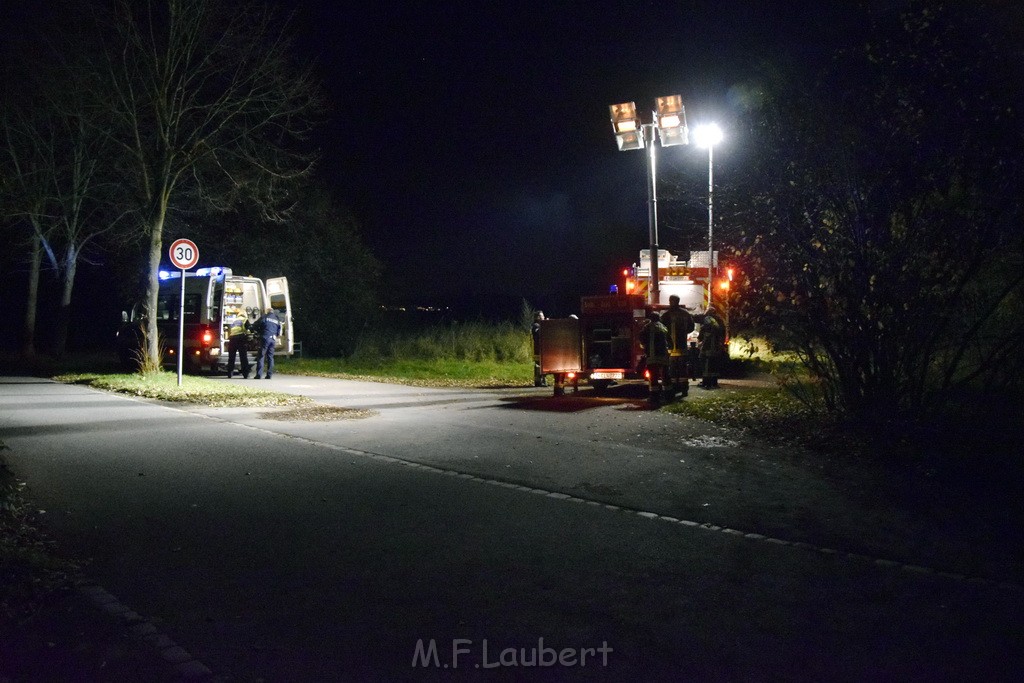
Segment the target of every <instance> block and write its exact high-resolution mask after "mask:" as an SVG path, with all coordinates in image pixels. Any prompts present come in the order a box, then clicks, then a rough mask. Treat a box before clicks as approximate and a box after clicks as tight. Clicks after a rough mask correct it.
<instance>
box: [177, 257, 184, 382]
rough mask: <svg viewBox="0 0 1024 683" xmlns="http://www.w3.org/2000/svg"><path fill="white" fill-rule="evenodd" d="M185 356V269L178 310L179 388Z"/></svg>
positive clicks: (182, 271) (182, 275)
mask: <svg viewBox="0 0 1024 683" xmlns="http://www.w3.org/2000/svg"><path fill="white" fill-rule="evenodd" d="M184 355H185V269H184V268H182V269H181V307H180V308H179V309H178V386H179V387H180V386H181V367H182V362H183V361H184V358H182V356H184Z"/></svg>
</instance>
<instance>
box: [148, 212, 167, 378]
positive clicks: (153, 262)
mask: <svg viewBox="0 0 1024 683" xmlns="http://www.w3.org/2000/svg"><path fill="white" fill-rule="evenodd" d="M155 214H156V215H155V216H154V217H153V218H152V220H151V223H150V225H149V231H150V232H149V281H148V284H147V288H146V358H147V360H148V361H149V364H150V367H157V368H158V367H160V361H161V358H160V339H159V337H158V332H157V298H158V295H159V293H160V256H161V252H162V251H163V242H164V212H163V210H162V209H157V210H156V211H155Z"/></svg>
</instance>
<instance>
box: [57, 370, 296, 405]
mask: <svg viewBox="0 0 1024 683" xmlns="http://www.w3.org/2000/svg"><path fill="white" fill-rule="evenodd" d="M53 379H54V380H55V381H58V382H65V383H67V384H84V385H86V386H90V387H93V388H95V389H103V390H105V391H114V392H117V393H120V394H130V395H132V396H140V397H143V398H153V399H158V400H161V401H173V402H176V403H199V404H202V405H206V406H211V407H215V408H223V407H249V406H251V407H270V406H293V405H305V404H308V403H312V400H311V399H309V398H307V397H305V396H295V395H292V394H282V393H277V392H273V391H267V390H265V389H257V388H256V387H250V386H247V385H239V384H229V383H227V382H223V381H218V380H214V379H210V378H208V377H196V376H193V375H185V376H183V377H182V380H181V386H180V387H179V386H178V375H177V373H173V372H154V373H147V374H138V373H135V374H120V375H118V374H114V375H108V374H98V373H75V374H65V375H57V376H56V377H54V378H53Z"/></svg>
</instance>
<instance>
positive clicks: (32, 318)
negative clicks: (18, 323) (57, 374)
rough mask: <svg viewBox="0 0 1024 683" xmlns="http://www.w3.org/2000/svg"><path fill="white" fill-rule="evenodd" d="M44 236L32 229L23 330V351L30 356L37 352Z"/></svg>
mask: <svg viewBox="0 0 1024 683" xmlns="http://www.w3.org/2000/svg"><path fill="white" fill-rule="evenodd" d="M42 241H43V240H42V237H40V236H39V232H38V231H35V230H33V231H32V247H31V249H32V252H31V258H32V262H31V265H30V267H29V274H28V297H27V300H26V304H25V323H24V328H23V330H22V342H21V352H22V353H23V354H24V355H25V356H26V357H28V358H31V357H32V356H34V355H35V353H36V308H37V307H38V305H39V270H40V267H41V265H42V262H43V245H42Z"/></svg>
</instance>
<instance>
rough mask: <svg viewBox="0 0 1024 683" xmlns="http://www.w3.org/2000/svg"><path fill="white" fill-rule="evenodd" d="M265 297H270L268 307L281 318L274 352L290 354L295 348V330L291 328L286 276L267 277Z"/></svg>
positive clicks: (289, 300)
mask: <svg viewBox="0 0 1024 683" xmlns="http://www.w3.org/2000/svg"><path fill="white" fill-rule="evenodd" d="M267 297H269V299H270V307H271V308H273V309H274V310H275V311H276V312H277V316H278V317H279V318H280V319H281V339H280V340H279V341H278V344H277V346H276V347H275V349H276V352H278V353H283V354H285V355H286V356H290V355H292V353H293V352H294V349H295V331H294V330H293V328H292V302H291V298H290V297H289V296H288V278H286V277H272V278H268V279H267Z"/></svg>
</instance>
